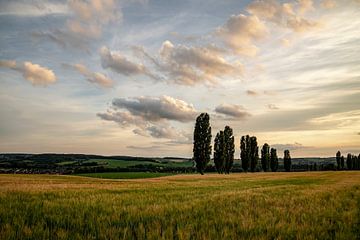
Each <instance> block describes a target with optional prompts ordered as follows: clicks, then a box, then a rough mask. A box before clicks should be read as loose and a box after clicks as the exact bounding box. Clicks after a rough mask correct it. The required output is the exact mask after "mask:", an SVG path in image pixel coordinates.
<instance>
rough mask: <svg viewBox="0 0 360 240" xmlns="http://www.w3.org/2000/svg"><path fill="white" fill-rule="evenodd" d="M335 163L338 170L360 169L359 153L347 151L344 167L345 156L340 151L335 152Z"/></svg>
mask: <svg viewBox="0 0 360 240" xmlns="http://www.w3.org/2000/svg"><path fill="white" fill-rule="evenodd" d="M336 164H337V169H338V170H344V169H348V170H360V154H359V156H356V155H353V154H351V153H348V155H347V157H346V168H345V158H344V156H342V155H341V152H340V151H338V152H337V153H336Z"/></svg>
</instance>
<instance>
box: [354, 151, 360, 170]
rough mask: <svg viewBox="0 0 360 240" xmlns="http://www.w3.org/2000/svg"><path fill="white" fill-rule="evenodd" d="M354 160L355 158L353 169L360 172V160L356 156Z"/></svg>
mask: <svg viewBox="0 0 360 240" xmlns="http://www.w3.org/2000/svg"><path fill="white" fill-rule="evenodd" d="M353 158H354V160H353V169H354V170H358V169H359V167H360V165H359V158H358V157H357V156H356V155H354V156H353Z"/></svg>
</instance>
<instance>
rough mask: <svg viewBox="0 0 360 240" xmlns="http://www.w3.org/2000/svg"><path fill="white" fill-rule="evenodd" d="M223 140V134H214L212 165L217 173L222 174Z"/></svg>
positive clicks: (223, 159) (223, 158)
mask: <svg viewBox="0 0 360 240" xmlns="http://www.w3.org/2000/svg"><path fill="white" fill-rule="evenodd" d="M224 145H225V138H224V132H223V131H220V132H218V133H217V134H216V137H215V140H214V164H215V168H216V170H217V172H218V173H223V172H224V163H225V156H224V155H225V148H224Z"/></svg>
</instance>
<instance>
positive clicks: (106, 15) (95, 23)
mask: <svg viewBox="0 0 360 240" xmlns="http://www.w3.org/2000/svg"><path fill="white" fill-rule="evenodd" d="M116 3H117V1H116V0H91V1H84V0H68V1H67V8H68V9H69V12H70V14H69V18H68V19H67V21H66V24H65V25H64V27H63V28H58V29H55V30H52V31H45V30H44V31H37V32H33V34H32V36H33V37H35V38H40V39H47V40H51V41H53V42H55V43H56V44H59V45H60V46H61V47H72V48H75V49H80V50H86V51H89V49H88V45H89V43H90V42H91V41H93V40H96V39H99V38H101V37H102V33H103V28H104V27H105V26H107V25H109V24H110V23H113V22H115V21H119V20H121V19H122V12H121V10H120V9H119V8H118V6H117V4H116Z"/></svg>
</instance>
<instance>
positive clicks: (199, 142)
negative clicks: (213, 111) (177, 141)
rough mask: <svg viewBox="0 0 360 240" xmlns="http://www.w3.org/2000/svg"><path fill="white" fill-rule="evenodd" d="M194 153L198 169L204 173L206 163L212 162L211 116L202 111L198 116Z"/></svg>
mask: <svg viewBox="0 0 360 240" xmlns="http://www.w3.org/2000/svg"><path fill="white" fill-rule="evenodd" d="M193 154H194V155H193V159H194V161H195V162H196V169H197V171H198V172H199V173H200V174H201V175H203V174H204V170H205V168H206V165H207V164H208V163H209V162H210V155H211V126H210V117H209V114H207V113H201V114H200V115H199V116H198V117H197V118H196V123H195V129H194V148H193Z"/></svg>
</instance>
